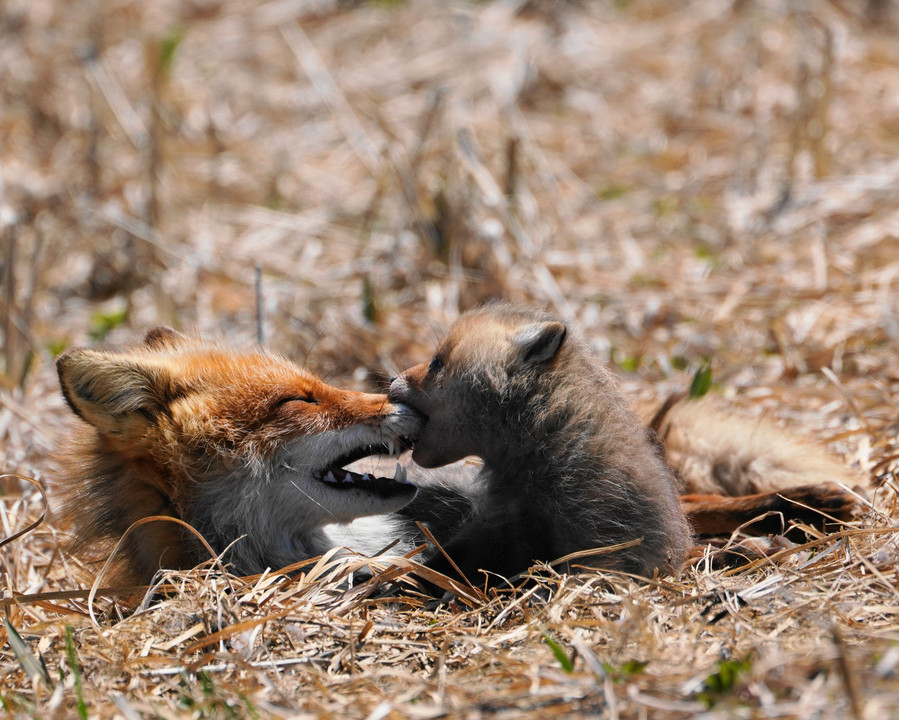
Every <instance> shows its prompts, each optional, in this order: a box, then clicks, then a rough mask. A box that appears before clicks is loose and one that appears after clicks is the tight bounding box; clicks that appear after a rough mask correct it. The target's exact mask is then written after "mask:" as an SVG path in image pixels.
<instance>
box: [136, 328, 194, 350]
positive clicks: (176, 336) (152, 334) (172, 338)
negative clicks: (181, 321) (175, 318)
mask: <svg viewBox="0 0 899 720" xmlns="http://www.w3.org/2000/svg"><path fill="white" fill-rule="evenodd" d="M185 340H187V336H185V335H182V334H181V333H179V332H178V331H177V330H172V328H170V327H167V326H165V325H160V326H159V327H155V328H153V329H152V330H149V331H148V332H147V334H146V335H145V336H144V345H146V346H147V347H148V348H150V349H151V350H162V349H163V348H173V347H177V346H178V345H180V344H181V343H182V342H184V341H185Z"/></svg>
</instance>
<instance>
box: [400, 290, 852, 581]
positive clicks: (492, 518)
mask: <svg viewBox="0 0 899 720" xmlns="http://www.w3.org/2000/svg"><path fill="white" fill-rule="evenodd" d="M388 397H389V398H390V399H391V400H392V401H394V402H399V403H403V404H405V405H409V406H410V407H412V408H414V409H415V410H418V411H419V412H421V413H422V414H423V415H425V416H426V418H427V420H426V422H425V425H424V428H423V429H422V431H421V432H420V434H419V436H418V438H417V440H416V442H415V445H414V449H413V452H412V459H413V460H414V461H415V462H416V463H418V464H419V465H421V466H424V467H426V468H432V467H438V466H443V465H446V464H448V463H453V462H455V461H457V460H459V459H461V458H463V457H466V456H470V455H475V456H478V457H480V458H482V460H483V463H484V464H483V469H482V470H481V472H480V477H479V479H478V483H477V486H478V487H480V492H479V494H478V495H477V497H476V499H475V500H474V502H473V503H472V505H471V508H470V510H469V513H468V516H467V517H465V518H464V519H463V521H462V523H461V527H460V529H459V530H458V531H457V532H455V533H453V534H452V535H451V536H449V537H447V538H445V540H444V541H442V545H443V549H444V550H445V552H446V554H447V555H449V557H451V558H452V559H453V561H454V563H455V565H456V566H458V568H459V569H460V570H461V571H462V573H463V575H465V576H466V577H467V579H468V580H470V581H472V582H474V583H475V584H482V583H483V581H484V578H482V577H481V576H479V575H478V571H480V570H483V571H486V572H487V573H489V575H488V576H487V578H486V580H487V582H488V583H489V582H493V581H495V580H496V578H497V576H500V577H509V576H511V575H515V574H516V573H519V572H521V571H523V570H525V569H526V568H527V567H528V566H529V565H530V564H531V563H532V561H534V560H552V559H555V558H559V557H562V556H564V555H567V554H569V553H574V552H577V551H580V550H588V549H590V548H598V547H611V546H616V545H621V544H624V545H625V546H624V547H621V548H620V549H617V550H615V551H613V552H610V553H606V554H601V555H597V556H596V558H595V559H594V560H593V561H592V562H593V563H594V564H596V565H598V566H601V567H604V568H607V569H614V570H621V571H625V572H629V573H634V574H637V575H642V576H651V575H652V574H653V572H654V571H656V570H659V571H661V572H663V573H664V572H667V571H671V570H676V569H677V568H678V566H679V565H680V564H681V563H682V562H683V561H684V560H685V558H686V557H687V554H688V551H689V550H690V548H691V545H692V543H691V532H690V526H689V524H688V522H687V519H685V517H684V510H686V511H687V515H688V516H689V519H690V520H691V521H692V524H693V529H694V530H695V531H697V532H699V533H713V534H714V533H721V532H725V533H730V532H731V531H732V530H734V529H735V528H736V527H737V526H738V525H740V524H742V523H744V522H747V521H750V520H752V519H753V518H755V517H756V516H758V515H761V514H764V513H766V512H768V511H774V512H775V513H777V514H778V516H777V517H775V518H774V520H775V521H776V522H775V523H774V526H773V527H770V526H769V527H766V528H761V529H762V530H763V531H764V532H768V531H772V530H773V531H777V530H780V529H781V528H782V527H783V524H784V522H785V520H786V519H789V518H793V517H800V518H802V519H812V520H814V519H819V520H820V517H821V516H820V513H818V512H817V511H816V510H815V509H814V508H820V509H822V510H825V511H826V512H828V513H829V514H832V515H836V516H838V517H841V518H842V517H846V516H848V514H849V513H850V512H851V510H852V508H853V505H854V501H853V496H852V495H851V494H850V493H848V492H845V491H843V490H842V489H841V488H840V487H839V486H837V485H835V484H833V483H826V482H825V481H847V480H850V479H851V475H850V473H849V472H848V470H847V469H846V468H844V467H843V466H841V465H840V464H839V463H837V462H836V461H833V460H831V459H830V458H828V457H827V456H826V455H825V454H824V453H822V451H821V450H819V449H818V448H812V447H811V446H810V445H808V444H806V443H802V442H800V441H798V440H795V439H789V438H786V439H785V438H784V436H783V433H782V431H781V430H779V429H774V428H772V427H769V426H767V425H764V424H758V423H755V422H753V421H745V420H740V419H735V418H729V417H726V416H723V415H722V414H721V413H720V412H718V411H716V410H714V409H713V408H710V406H709V404H708V403H703V404H700V405H691V404H688V403H687V404H683V405H681V406H676V407H674V408H666V410H670V412H668V413H667V415H666V414H665V413H660V414H659V415H658V416H657V418H656V419H655V424H656V425H657V426H659V429H660V430H661V436H662V438H663V439H664V440H666V441H667V442H668V443H669V447H668V454H669V455H670V456H671V457H672V459H674V460H676V461H677V465H678V467H679V468H680V469H681V473H680V477H679V478H678V477H677V476H676V475H675V472H674V471H673V470H672V468H671V466H670V465H669V463H668V462H666V460H665V457H664V456H663V455H664V453H663V450H662V448H661V447H660V444H659V442H658V436H657V435H656V433H655V432H654V430H653V429H652V428H647V427H646V426H645V425H644V424H643V423H641V421H640V420H639V419H638V417H637V416H636V414H635V413H634V412H633V411H632V410H631V409H630V408H629V407H628V405H627V403H626V402H625V400H624V399H623V398H622V396H621V394H620V393H619V392H618V390H617V389H616V386H615V382H614V380H613V378H612V377H611V375H610V373H609V372H608V371H607V370H606V369H605V368H604V367H602V365H601V364H600V363H598V362H597V361H596V360H595V359H594V357H593V353H591V352H590V351H589V349H588V348H587V346H586V344H585V343H584V342H583V341H581V340H580V339H579V338H578V337H576V336H575V334H574V333H573V332H571V331H570V329H569V328H567V327H566V325H565V324H564V323H562V322H560V321H559V320H558V319H556V318H554V317H552V316H550V315H547V314H544V313H540V312H536V311H534V310H530V309H525V308H516V307H512V306H509V305H505V304H492V305H488V306H486V307H483V308H480V309H477V310H474V311H470V312H468V313H466V314H464V315H463V316H462V317H460V318H459V319H458V320H457V321H456V322H455V323H454V324H453V326H452V327H451V328H450V330H449V333H448V334H447V336H446V338H445V339H444V340H443V342H442V343H441V344H440V345H439V347H438V348H437V351H436V353H435V354H434V356H433V358H432V359H431V360H430V362H427V363H423V364H421V365H417V366H415V367H413V368H410V369H409V370H406V371H405V372H404V373H403V374H402V375H400V376H399V377H397V378H395V379H394V380H393V382H392V384H391V387H390V392H389V394H388ZM691 451H692V452H691ZM807 483H814V484H812V485H806V484H807ZM797 486H801V487H797ZM777 490H781V491H783V492H784V497H781V496H780V495H779V494H778V493H777V492H776V491H777ZM683 492H687V493H690V494H685V495H682V496H681V497H679V493H683ZM697 493H703V494H701V495H700V494H697ZM725 495H739V496H744V497H726V496H725ZM796 501H798V502H799V503H801V505H797V504H796ZM803 505H806V506H811V509H809V508H806V507H803ZM628 543H630V544H628ZM580 562H591V561H589V560H586V561H585V560H581V561H580ZM428 565H429V566H430V567H432V568H433V569H436V570H439V571H441V572H443V573H445V574H447V575H451V576H452V575H455V572H454V569H453V565H452V564H451V563H450V562H449V561H448V560H447V559H446V558H445V557H444V555H443V554H435V555H434V556H433V557H432V558H431V559H430V560H429V561H428Z"/></svg>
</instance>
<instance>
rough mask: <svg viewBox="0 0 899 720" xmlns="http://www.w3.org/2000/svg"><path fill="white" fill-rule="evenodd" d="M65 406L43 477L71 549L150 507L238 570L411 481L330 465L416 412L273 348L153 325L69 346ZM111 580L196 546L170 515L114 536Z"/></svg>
mask: <svg viewBox="0 0 899 720" xmlns="http://www.w3.org/2000/svg"><path fill="white" fill-rule="evenodd" d="M57 369H58V371H59V379H60V383H61V385H62V390H63V393H64V395H65V398H66V400H67V401H68V403H69V405H70V406H71V408H72V410H74V411H75V413H76V414H77V415H78V416H79V417H81V418H82V419H83V420H84V421H86V423H87V424H86V425H84V426H82V427H81V428H79V430H78V432H77V435H76V437H75V438H74V439H73V442H72V443H71V444H70V445H69V446H68V447H66V448H65V449H64V453H63V455H64V458H65V459H66V461H67V464H68V472H67V473H65V474H64V475H63V478H64V481H63V482H60V483H58V484H57V486H56V488H55V491H56V492H57V493H59V494H60V495H61V496H62V513H63V515H64V516H65V517H67V518H68V519H69V520H71V522H72V524H73V525H74V528H75V538H74V548H75V549H76V550H77V549H79V548H80V549H82V550H85V549H87V547H88V546H91V547H93V549H94V550H99V551H100V552H101V553H102V552H103V551H104V550H105V551H106V552H108V549H109V548H110V547H111V545H112V544H114V543H115V542H116V541H118V540H119V538H121V537H122V536H123V534H124V533H125V531H126V529H127V528H128V527H129V526H130V525H131V524H132V523H134V522H135V521H137V520H140V519H141V518H144V517H147V516H151V515H166V516H172V517H176V518H179V519H182V520H184V521H186V522H187V523H189V524H190V525H192V526H193V527H194V528H196V529H197V530H198V531H199V532H200V533H202V535H203V536H204V537H205V539H206V540H207V541H208V542H209V543H210V544H211V546H212V548H214V549H215V550H216V552H222V551H224V550H226V549H228V554H227V557H226V561H227V562H230V564H231V565H232V567H233V568H234V570H235V571H236V572H238V573H242V574H249V573H255V572H261V571H262V570H264V569H265V568H266V567H272V568H279V567H283V566H284V565H287V564H290V563H292V562H295V561H297V560H301V559H304V558H307V557H310V556H314V555H318V554H320V553H323V552H325V551H326V550H328V549H330V548H331V547H332V546H334V545H335V543H337V542H338V541H336V540H334V539H332V538H331V537H330V536H329V535H328V533H327V531H326V530H325V526H326V525H329V524H331V523H345V522H349V521H351V520H353V519H354V518H357V517H359V516H364V515H373V514H376V513H385V512H390V511H392V510H397V509H398V508H400V507H402V506H403V505H405V504H406V503H408V502H409V501H410V500H411V499H412V498H413V497H414V495H415V492H416V488H415V486H413V485H411V484H409V483H407V482H406V479H405V469H404V468H402V467H401V466H399V465H396V469H395V473H394V476H393V477H392V478H384V477H372V476H370V475H368V474H359V473H356V472H352V471H349V470H346V469H344V466H346V465H347V464H349V463H352V462H353V461H356V460H359V459H360V458H363V457H367V456H369V455H376V454H385V455H396V454H398V453H399V452H400V451H401V450H402V448H403V447H405V446H407V445H408V444H409V442H410V440H409V438H411V437H413V436H414V435H416V434H417V433H418V430H419V428H420V425H421V419H420V416H419V415H418V414H417V413H415V412H413V411H411V410H409V409H408V408H407V407H405V406H403V405H400V404H397V403H391V402H388V401H387V398H386V397H385V396H384V395H370V394H365V393H359V392H352V391H349V390H341V389H339V388H335V387H332V386H330V385H327V384H325V383H324V382H323V381H321V380H320V379H318V378H317V377H315V376H314V375H312V374H311V373H309V372H306V371H304V370H302V369H300V368H298V367H297V366H296V365H294V364H292V363H290V362H288V361H287V360H285V359H283V358H280V357H278V356H276V355H273V354H270V353H267V352H264V351H261V350H251V351H247V352H238V351H233V350H224V349H222V348H220V347H217V346H216V345H214V344H210V343H206V342H203V341H200V340H195V339H190V338H187V337H185V336H183V335H181V334H179V333H176V332H175V331H173V330H169V329H168V328H157V329H156V330H152V331H151V332H150V333H149V334H148V335H147V336H146V339H145V341H144V343H143V344H142V345H139V346H136V347H132V348H129V349H124V350H118V351H116V350H97V349H76V350H70V351H68V352H66V353H65V354H63V355H62V356H60V358H59V359H58V361H57ZM123 553H124V569H123V571H120V572H119V576H120V578H121V579H125V578H127V579H130V580H138V581H147V580H149V579H150V577H152V575H153V573H154V572H156V570H157V569H158V568H159V567H161V566H162V567H169V568H188V567H193V566H194V565H196V564H197V563H198V562H200V561H202V560H207V559H209V556H208V552H206V551H204V549H203V548H202V546H201V544H200V543H199V542H198V541H197V540H196V538H195V537H194V535H193V534H191V533H189V532H188V531H186V530H185V529H184V528H183V527H181V526H179V525H177V524H175V523H172V522H152V523H146V524H144V525H141V526H139V527H137V528H136V529H135V530H134V531H132V532H131V533H130V534H129V535H128V537H127V538H126V541H125V545H124V548H123Z"/></svg>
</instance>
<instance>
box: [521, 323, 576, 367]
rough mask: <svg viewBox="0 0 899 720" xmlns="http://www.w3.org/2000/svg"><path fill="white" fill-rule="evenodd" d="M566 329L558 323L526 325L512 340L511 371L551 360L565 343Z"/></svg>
mask: <svg viewBox="0 0 899 720" xmlns="http://www.w3.org/2000/svg"><path fill="white" fill-rule="evenodd" d="M566 333H567V329H566V328H565V325H564V324H563V323H560V322H555V321H551V322H539V323H533V324H531V325H528V326H527V327H525V328H524V329H523V330H519V331H518V333H516V334H515V336H514V337H513V338H512V347H513V348H514V352H515V356H514V359H513V361H512V369H513V370H519V369H523V368H528V367H535V366H537V365H540V364H542V363H545V362H548V361H550V360H552V359H553V358H554V357H555V356H556V353H557V352H559V348H560V347H562V343H563V342H564V341H565V335H566Z"/></svg>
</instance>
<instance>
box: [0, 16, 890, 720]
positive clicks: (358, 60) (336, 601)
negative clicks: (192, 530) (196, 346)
mask: <svg viewBox="0 0 899 720" xmlns="http://www.w3.org/2000/svg"><path fill="white" fill-rule="evenodd" d="M897 37H899V6H897V3H896V2H894V1H890V0H886V1H884V0H879V1H878V0H868V1H867V2H863V1H862V0H829V1H828V0H805V1H804V2H802V3H797V2H791V1H790V0H758V1H757V2H746V1H744V0H727V1H725V0H720V1H719V0H695V1H693V2H689V1H685V2H679V3H671V2H666V1H664V0H608V1H606V0H568V1H566V0H494V1H493V2H471V3H468V2H439V1H438V0H408V1H405V2H403V1H395V0H380V1H372V2H351V1H349V0H344V1H338V0H332V1H330V2H329V1H327V0H246V1H242V2H238V1H237V0H180V1H178V0H157V1H156V2H149V3H148V2H136V1H133V0H115V1H113V0H72V1H71V2H67V3H62V2H58V1H57V0H7V1H6V2H4V3H3V4H2V5H0V138H2V142H0V239H2V245H0V247H2V256H0V290H2V293H0V294H2V297H0V308H2V314H0V341H2V344H0V473H6V474H7V476H6V477H4V478H2V479H0V490H2V492H3V494H2V496H0V522H2V527H0V537H9V536H11V535H12V534H14V533H15V532H17V531H18V530H21V529H24V528H26V527H27V526H28V525H29V523H31V522H33V521H35V520H37V519H38V518H39V517H40V515H41V513H42V509H43V501H42V496H41V493H39V492H38V491H37V490H36V489H35V486H34V485H33V484H32V483H30V482H28V481H26V480H23V479H20V477H16V475H18V476H25V477H29V478H33V479H34V480H35V481H37V482H38V483H41V484H43V485H45V486H49V488H50V490H49V494H50V498H51V501H52V497H53V484H54V483H59V482H65V478H64V477H61V474H60V470H59V466H58V464H57V463H56V461H55V460H54V459H53V456H52V454H51V453H52V451H53V450H54V449H55V448H59V447H61V446H64V444H65V442H66V440H65V438H66V437H67V435H66V434H67V431H68V428H69V427H70V423H71V422H72V418H71V417H70V416H71V413H70V412H69V411H68V409H67V408H66V406H65V404H64V402H63V400H62V397H61V396H60V393H59V390H58V385H57V382H56V377H55V370H54V366H53V359H54V357H55V355H56V354H58V353H59V352H60V351H62V350H63V349H65V348H67V347H73V346H79V345H87V344H94V343H112V344H118V343H128V342H133V341H136V340H138V339H139V338H140V337H142V335H143V333H144V332H146V330H148V329H149V328H151V327H154V326H156V325H159V324H167V325H171V326H174V327H176V328H179V329H181V330H185V331H191V332H199V333H202V334H206V335H212V336H215V337H218V338H221V339H222V340H223V341H225V342H228V343H233V344H236V345H247V344H251V343H253V342H256V340H257V338H258V337H259V336H260V335H261V336H262V338H263V340H264V342H265V344H267V345H268V346H270V347H271V348H273V349H275V350H277V351H279V352H281V353H283V354H285V355H287V356H289V357H291V358H292V359H294V360H296V361H297V362H299V363H301V364H303V365H305V366H306V367H308V368H310V369H311V370H314V371H316V372H318V373H320V374H322V375H323V376H324V377H326V378H327V379H328V380H329V381H330V382H333V383H335V384H342V385H346V386H349V387H354V388H359V389H369V390H374V389H383V388H384V386H385V379H386V378H388V377H390V376H391V375H393V374H394V373H395V372H396V371H397V370H399V369H402V368H404V367H407V366H408V365H410V364H412V363H417V362H420V361H422V360H424V359H426V358H427V357H428V356H429V353H430V352H431V350H432V348H433V347H434V345H435V343H436V340H437V339H438V338H439V337H440V335H441V333H442V331H443V330H444V329H445V328H446V327H447V326H448V324H449V323H450V322H452V320H453V318H455V317H456V316H457V315H458V314H459V312H461V311H463V310H465V309H466V308H469V307H472V306H474V305H476V304H478V303H479V302H482V301H484V300H486V299H489V298H496V297H502V298H505V299H508V300H512V301H514V302H521V303H528V304H531V305H535V306H539V307H545V308H548V309H550V310H552V311H553V312H556V313H558V314H560V315H561V316H563V317H565V318H566V319H567V320H568V321H570V322H571V323H572V324H573V325H574V326H575V327H577V328H578V329H579V330H581V331H582V332H583V333H585V334H586V336H587V337H588V338H589V340H590V341H591V342H592V344H593V345H594V347H595V350H596V353H597V355H598V356H599V357H600V358H602V359H603V360H605V361H607V362H608V363H609V364H610V365H612V366H613V367H614V368H616V370H617V371H618V372H619V374H620V377H621V383H622V387H623V388H624V390H625V391H626V392H627V393H628V394H629V395H630V396H631V397H633V398H634V399H635V400H643V401H647V400H648V401H657V400H659V399H661V398H664V397H665V396H667V394H668V393H670V392H671V391H673V390H678V389H684V388H686V387H687V386H689V384H690V382H691V379H692V378H693V376H694V375H695V373H696V372H697V370H699V369H701V368H703V367H706V366H707V365H708V366H709V367H710V368H711V371H712V378H713V390H712V392H715V393H717V394H720V395H721V396H722V397H723V398H725V399H726V400H727V401H728V402H729V403H731V404H732V406H733V407H734V412H735V413H744V414H750V415H752V414H763V415H766V416H769V417H772V418H774V419H776V420H777V421H778V422H781V423H783V424H784V426H785V427H789V428H790V429H791V430H793V431H795V432H797V433H799V434H803V435H806V436H809V437H812V438H814V439H816V440H817V441H819V442H820V443H822V444H826V445H828V446H829V448H830V449H831V450H832V451H833V452H834V453H836V454H838V455H839V456H841V457H842V458H844V459H845V462H846V463H847V464H848V465H850V466H851V467H852V468H854V469H855V470H856V471H857V472H858V474H859V479H860V484H861V485H864V486H865V493H866V496H867V497H868V499H869V500H870V501H871V504H870V508H869V511H868V512H867V513H866V514H865V515H864V516H863V517H860V518H859V519H858V521H857V522H854V523H852V524H851V525H849V526H846V528H845V529H844V530H843V531H841V532H839V533H836V534H834V535H831V536H825V537H810V544H809V546H808V547H805V548H800V549H798V550H795V551H792V552H791V553H788V556H787V557H786V558H785V559H784V561H783V563H782V564H780V565H770V564H764V563H763V564H761V565H759V566H752V567H750V568H748V569H745V570H742V571H740V572H731V573H721V572H713V571H710V570H708V569H707V568H704V567H699V568H696V569H694V570H691V571H689V572H687V573H685V574H684V575H683V576H682V577H679V578H665V579H661V580H660V581H658V582H655V583H651V584H649V585H647V584H640V583H636V582H633V581H631V580H628V579H625V578H619V577H614V576H609V575H604V574H602V573H586V574H583V575H580V576H577V577H563V576H554V575H552V573H550V574H549V575H547V576H546V577H544V578H543V579H542V580H540V581H539V582H538V583H537V585H536V586H535V587H534V588H532V590H531V591H530V592H529V593H527V594H526V595H524V596H518V597H510V596H501V597H498V598H495V599H493V600H491V601H489V602H487V603H474V604H472V603H466V602H464V601H460V602H458V603H456V604H455V605H452V606H449V607H441V608H436V609H435V608H434V607H432V606H430V605H428V604H425V603H423V602H422V601H421V600H420V599H416V598H415V597H412V596H410V598H407V599H406V600H404V601H400V602H386V601H384V600H375V599H372V598H371V597H369V596H368V595H367V591H366V589H365V588H364V587H363V586H359V587H355V588H352V589H350V590H347V588H346V586H345V584H341V583H342V578H343V575H344V574H345V570H346V563H341V562H332V563H330V564H329V563H328V562H326V561H322V562H320V563H318V564H316V565H315V566H313V567H309V568H307V569H306V571H304V573H303V574H301V575H299V576H297V577H296V578H293V579H290V580H288V579H285V576H267V577H263V578H259V579H239V578H231V577H226V576H224V575H221V574H217V573H215V572H207V571H206V570H197V571H193V572H185V573H179V574H174V573H173V574H171V575H168V576H166V577H165V578H164V581H165V582H166V583H168V584H170V586H171V587H169V588H168V591H167V592H165V593H161V594H157V595H152V594H150V595H148V596H147V598H146V599H145V601H144V603H143V604H141V605H140V607H139V609H138V610H137V611H136V612H135V611H134V610H133V607H126V605H125V604H123V603H122V602H121V600H120V599H117V598H116V597H113V596H111V595H109V594H107V593H104V592H103V590H102V588H101V589H100V590H99V591H98V593H97V595H96V597H95V598H93V599H91V600H90V601H89V599H88V597H87V592H86V590H85V589H86V587H87V586H86V585H85V584H84V583H83V581H81V580H79V577H80V576H79V573H78V567H77V561H75V560H73V559H71V558H68V557H66V556H64V555H61V554H60V553H59V550H58V547H59V540H60V538H61V537H62V536H63V535H64V533H65V530H66V529H65V528H60V527H57V526H56V525H55V524H54V518H53V516H52V513H51V514H50V515H49V516H48V518H47V519H45V520H44V522H43V523H41V524H40V525H39V526H38V527H37V528H36V529H34V530H31V531H30V532H28V533H26V534H25V535H23V536H22V537H20V538H18V539H16V540H14V541H12V542H10V543H7V544H5V545H3V546H2V547H0V574H2V583H0V587H2V590H3V599H2V600H0V602H2V603H3V605H2V610H3V613H4V617H5V621H6V622H5V625H4V629H3V631H2V635H0V637H2V638H3V639H4V644H3V645H2V647H0V678H2V679H0V701H2V704H3V707H4V710H5V711H6V712H7V713H8V714H9V715H10V716H11V717H19V716H22V717H29V716H30V717H72V716H74V715H79V716H81V717H113V716H117V717H121V718H127V719H128V720H130V719H131V718H136V717H145V716H152V717H166V718H170V717H171V718H175V717H177V718H197V717H231V716H233V717H318V716H321V717H325V716H333V717H341V718H360V719H363V718H370V719H371V720H380V719H381V718H400V717H413V718H444V717H446V718H460V719H461V718H466V719H467V718H481V717H497V718H507V717H508V718H512V717H580V716H583V717H596V718H609V719H610V720H611V719H613V718H646V717H652V718H688V717H701V718H710V719H711V718H775V717H777V718H821V719H833V720H837V719H843V718H854V719H855V720H860V719H862V718H865V719H867V720H874V719H875V718H884V717H891V716H893V715H897V714H899V679H897V672H899V575H897V570H896V560H897V555H899V548H897V545H896V540H895V538H894V530H895V529H896V528H895V527H894V526H897V525H899V517H897V510H896V499H897V498H896V494H897V491H899V481H897V478H896V474H895V473H896V468H897V465H899V417H897V410H899V355H897V341H899V42H897V40H896V38H897ZM66 591H72V592H71V593H70V594H69V595H66V594H64V593H65V592H66ZM14 595H24V596H30V597H24V598H20V599H18V600H13V599H12V598H13V596H14Z"/></svg>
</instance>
